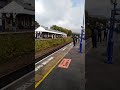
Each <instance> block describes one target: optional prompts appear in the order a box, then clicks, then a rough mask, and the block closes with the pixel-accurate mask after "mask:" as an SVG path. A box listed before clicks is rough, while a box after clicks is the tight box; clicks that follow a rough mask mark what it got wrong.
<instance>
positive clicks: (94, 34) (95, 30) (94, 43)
mask: <svg viewBox="0 0 120 90" xmlns="http://www.w3.org/2000/svg"><path fill="white" fill-rule="evenodd" d="M88 27H89V28H90V29H91V31H92V47H93V48H97V33H98V23H97V22H96V24H95V26H94V28H92V27H91V26H90V25H88Z"/></svg>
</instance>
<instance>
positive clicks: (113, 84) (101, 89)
mask: <svg viewBox="0 0 120 90" xmlns="http://www.w3.org/2000/svg"><path fill="white" fill-rule="evenodd" d="M119 38H120V34H117V33H114V48H113V50H114V51H113V64H107V63H105V61H106V60H107V54H106V48H107V42H106V41H102V42H101V43H100V42H98V43H97V45H98V46H97V48H91V49H90V50H89V52H88V53H86V55H85V58H86V59H85V72H86V73H85V78H86V88H85V89H86V90H120V84H119V82H120V53H119V50H120V39H119Z"/></svg>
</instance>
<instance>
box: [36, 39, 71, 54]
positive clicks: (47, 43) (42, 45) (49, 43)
mask: <svg viewBox="0 0 120 90" xmlns="http://www.w3.org/2000/svg"><path fill="white" fill-rule="evenodd" d="M71 41H72V38H70V37H68V38H59V39H50V40H36V41H35V51H36V52H38V51H39V52H40V51H42V50H45V49H47V48H50V47H55V46H57V45H60V44H64V43H69V42H71Z"/></svg>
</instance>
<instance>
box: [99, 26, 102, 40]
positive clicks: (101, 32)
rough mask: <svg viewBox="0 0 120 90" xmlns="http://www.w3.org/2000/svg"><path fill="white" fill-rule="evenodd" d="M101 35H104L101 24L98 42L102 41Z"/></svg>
mask: <svg viewBox="0 0 120 90" xmlns="http://www.w3.org/2000/svg"><path fill="white" fill-rule="evenodd" d="M101 37H102V27H101V25H100V28H98V42H99V41H100V42H101Z"/></svg>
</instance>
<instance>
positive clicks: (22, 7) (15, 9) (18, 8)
mask: <svg viewBox="0 0 120 90" xmlns="http://www.w3.org/2000/svg"><path fill="white" fill-rule="evenodd" d="M0 13H16V14H20V13H21V14H30V15H35V11H34V7H32V6H30V5H27V4H22V3H20V2H19V3H18V2H15V1H12V2H10V3H9V4H7V5H6V6H4V7H3V8H1V9H0Z"/></svg>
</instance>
